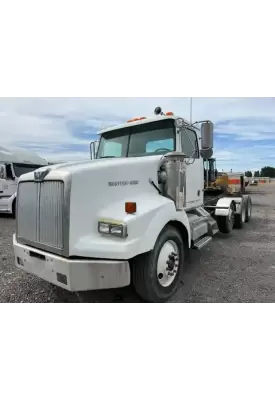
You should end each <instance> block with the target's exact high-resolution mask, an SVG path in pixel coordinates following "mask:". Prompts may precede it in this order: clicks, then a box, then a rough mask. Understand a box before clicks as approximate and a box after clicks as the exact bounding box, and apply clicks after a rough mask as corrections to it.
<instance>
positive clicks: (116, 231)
mask: <svg viewBox="0 0 275 400" xmlns="http://www.w3.org/2000/svg"><path fill="white" fill-rule="evenodd" d="M98 232H99V233H102V234H104V235H112V236H117V237H121V238H126V237H127V226H126V225H125V224H123V223H121V222H107V221H98Z"/></svg>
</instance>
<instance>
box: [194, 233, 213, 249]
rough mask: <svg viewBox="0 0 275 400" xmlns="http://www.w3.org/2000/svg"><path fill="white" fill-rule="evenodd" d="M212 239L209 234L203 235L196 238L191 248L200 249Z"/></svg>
mask: <svg viewBox="0 0 275 400" xmlns="http://www.w3.org/2000/svg"><path fill="white" fill-rule="evenodd" d="M211 240H212V237H211V236H204V237H203V238H202V239H199V240H196V241H195V242H194V244H193V249H196V250H201V249H202V248H203V247H204V246H206V245H208V243H210V242H211Z"/></svg>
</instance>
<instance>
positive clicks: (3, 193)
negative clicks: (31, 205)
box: [0, 164, 17, 210]
mask: <svg viewBox="0 0 275 400" xmlns="http://www.w3.org/2000/svg"><path fill="white" fill-rule="evenodd" d="M16 190H17V179H16V178H15V176H14V173H13V169H12V165H11V164H1V165H0V210H6V209H7V206H8V203H9V199H10V197H11V196H12V195H13V194H14V193H15V192H16Z"/></svg>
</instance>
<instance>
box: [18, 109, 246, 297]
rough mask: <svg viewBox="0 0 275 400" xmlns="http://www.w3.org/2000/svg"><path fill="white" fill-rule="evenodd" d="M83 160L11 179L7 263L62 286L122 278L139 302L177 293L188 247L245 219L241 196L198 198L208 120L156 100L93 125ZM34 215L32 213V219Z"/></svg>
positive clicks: (209, 140) (108, 284) (100, 284)
mask: <svg viewBox="0 0 275 400" xmlns="http://www.w3.org/2000/svg"><path fill="white" fill-rule="evenodd" d="M95 145H96V143H93V144H92V145H91V150H92V151H91V154H92V159H93V160H92V161H87V162H85V161H84V162H74V163H68V164H63V165H53V166H51V167H47V168H41V169H40V170H38V171H36V172H31V173H29V174H27V175H24V176H22V177H21V178H20V181H19V188H18V199H17V201H18V208H17V210H18V215H17V227H16V233H15V234H14V236H13V246H14V254H15V262H16V266H17V267H18V268H20V269H23V270H24V271H27V272H29V273H31V274H34V275H37V276H39V277H40V278H42V279H44V280H46V281H48V282H51V283H52V284H54V285H57V286H60V287H62V288H64V289H67V290H68V291H76V292H78V291H87V290H96V289H108V288H118V287H124V286H128V285H129V284H130V282H132V284H133V287H134V289H135V290H136V292H137V293H138V295H139V296H140V297H141V298H142V299H143V300H145V301H149V302H162V301H167V300H168V299H169V298H171V296H172V295H174V294H175V292H176V291H177V289H178V287H179V284H180V277H181V272H182V270H183V269H184V265H185V262H186V257H187V254H188V252H189V250H190V249H191V248H194V249H198V250H200V249H202V248H203V247H204V246H206V245H207V244H208V243H209V242H211V240H212V238H213V236H214V235H215V234H216V233H217V232H219V231H221V232H223V233H230V232H231V231H232V229H233V228H242V226H243V224H244V223H245V222H248V221H249V219H250V217H251V209H252V203H251V198H250V196H248V195H239V196H232V195H231V196H224V195H223V197H221V198H217V197H216V198H212V199H207V200H208V202H206V199H205V197H204V176H203V160H204V159H207V158H208V157H209V158H210V157H211V156H212V154H213V149H212V148H213V124H212V123H211V122H210V121H199V122H196V123H194V124H190V123H188V122H187V121H186V120H185V119H183V118H180V117H177V116H175V115H174V114H173V113H163V112H162V110H161V109H160V107H158V108H156V110H155V116H153V117H152V118H147V119H146V118H134V119H132V120H129V121H127V123H125V124H123V125H121V126H117V127H113V128H109V129H105V130H103V131H101V132H100V141H99V146H98V149H97V152H96V153H95V151H94V150H95ZM37 215H39V218H38V219H37Z"/></svg>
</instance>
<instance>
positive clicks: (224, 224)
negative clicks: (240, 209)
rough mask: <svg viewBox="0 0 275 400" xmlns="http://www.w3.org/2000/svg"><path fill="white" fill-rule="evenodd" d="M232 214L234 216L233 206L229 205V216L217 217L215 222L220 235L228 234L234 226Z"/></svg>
mask: <svg viewBox="0 0 275 400" xmlns="http://www.w3.org/2000/svg"><path fill="white" fill-rule="evenodd" d="M234 214H235V208H234V204H233V203H231V204H230V208H229V214H228V215H226V216H218V217H217V219H216V220H217V224H218V228H219V231H220V232H221V233H230V232H231V231H232V229H233V225H234Z"/></svg>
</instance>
